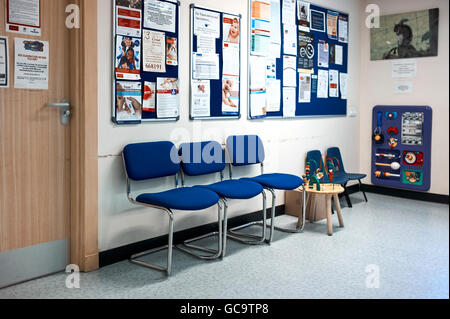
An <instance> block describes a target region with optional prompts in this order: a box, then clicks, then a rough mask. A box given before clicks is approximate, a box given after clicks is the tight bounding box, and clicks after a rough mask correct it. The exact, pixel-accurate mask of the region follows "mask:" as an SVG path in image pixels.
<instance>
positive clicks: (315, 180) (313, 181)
mask: <svg viewBox="0 0 450 319" xmlns="http://www.w3.org/2000/svg"><path fill="white" fill-rule="evenodd" d="M316 166H317V163H316ZM305 173H306V175H305V180H306V182H307V183H308V187H309V189H314V185H317V188H316V189H317V191H319V192H320V190H321V188H320V180H321V178H320V177H319V175H320V174H319V173H320V168H318V169H317V171H316V173H315V174H311V163H310V162H307V163H306V170H305ZM322 178H323V174H322Z"/></svg>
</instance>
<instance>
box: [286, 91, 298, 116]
mask: <svg viewBox="0 0 450 319" xmlns="http://www.w3.org/2000/svg"><path fill="white" fill-rule="evenodd" d="M295 93H296V89H295V88H283V116H284V117H295V109H296V107H295V106H296V103H295V102H296V98H295Z"/></svg>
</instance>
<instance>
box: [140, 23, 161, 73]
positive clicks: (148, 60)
mask: <svg viewBox="0 0 450 319" xmlns="http://www.w3.org/2000/svg"><path fill="white" fill-rule="evenodd" d="M143 32H144V33H143V37H142V42H143V43H142V46H143V51H142V60H143V70H144V71H145V72H155V73H165V72H166V35H165V33H164V32H158V31H150V30H144V31H143Z"/></svg>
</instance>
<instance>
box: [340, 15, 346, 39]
mask: <svg viewBox="0 0 450 319" xmlns="http://www.w3.org/2000/svg"><path fill="white" fill-rule="evenodd" d="M339 42H343V43H348V18H347V17H344V16H342V15H339Z"/></svg>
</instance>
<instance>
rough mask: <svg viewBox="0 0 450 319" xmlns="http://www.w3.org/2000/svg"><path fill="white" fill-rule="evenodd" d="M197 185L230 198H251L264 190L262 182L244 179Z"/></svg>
mask: <svg viewBox="0 0 450 319" xmlns="http://www.w3.org/2000/svg"><path fill="white" fill-rule="evenodd" d="M197 187H199V188H206V189H209V190H211V191H213V192H215V193H217V194H218V195H219V196H220V197H223V198H229V199H250V198H253V197H256V196H258V195H259V194H261V193H262V192H263V191H264V189H263V187H262V186H261V185H260V184H257V183H254V182H250V181H243V180H229V181H223V182H219V183H216V184H212V185H204V186H203V185H202V186H197Z"/></svg>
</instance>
